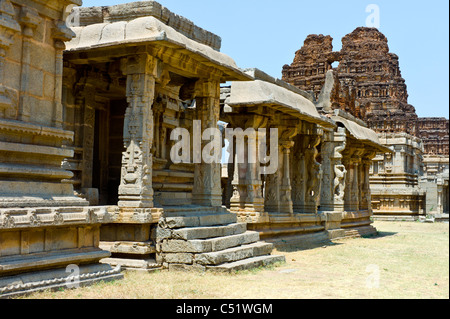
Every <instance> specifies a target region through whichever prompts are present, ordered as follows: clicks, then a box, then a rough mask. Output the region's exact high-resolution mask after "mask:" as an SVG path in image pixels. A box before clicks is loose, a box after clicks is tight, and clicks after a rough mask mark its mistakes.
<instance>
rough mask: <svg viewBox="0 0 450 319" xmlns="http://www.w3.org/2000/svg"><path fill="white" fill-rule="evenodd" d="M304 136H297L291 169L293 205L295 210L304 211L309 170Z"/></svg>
mask: <svg viewBox="0 0 450 319" xmlns="http://www.w3.org/2000/svg"><path fill="white" fill-rule="evenodd" d="M303 139H304V136H303V135H301V134H299V135H297V137H296V140H295V145H294V148H293V151H292V156H291V163H292V165H291V166H290V171H291V182H292V191H291V195H292V206H293V210H294V212H298V213H302V212H304V210H305V193H306V178H307V172H306V167H305V149H304V148H303Z"/></svg>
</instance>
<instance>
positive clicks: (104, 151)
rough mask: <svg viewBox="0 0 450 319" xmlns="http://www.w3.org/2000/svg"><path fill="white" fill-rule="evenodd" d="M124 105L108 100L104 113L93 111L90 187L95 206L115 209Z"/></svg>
mask: <svg viewBox="0 0 450 319" xmlns="http://www.w3.org/2000/svg"><path fill="white" fill-rule="evenodd" d="M126 108H127V102H126V100H125V99H121V100H111V101H110V103H109V107H108V108H107V109H106V110H96V114H95V115H96V116H95V135H94V136H95V137H94V162H93V173H92V187H93V188H97V189H98V192H99V205H117V202H118V190H119V185H120V175H121V167H122V152H123V123H124V117H125V110H126Z"/></svg>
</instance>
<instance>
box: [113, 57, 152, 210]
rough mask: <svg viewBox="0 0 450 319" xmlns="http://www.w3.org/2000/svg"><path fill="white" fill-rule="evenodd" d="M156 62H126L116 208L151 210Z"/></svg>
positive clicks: (144, 59) (135, 59)
mask: <svg viewBox="0 0 450 319" xmlns="http://www.w3.org/2000/svg"><path fill="white" fill-rule="evenodd" d="M157 64H158V61H157V59H156V58H154V57H152V56H149V55H147V54H140V55H135V56H130V57H128V59H127V60H126V65H125V68H124V69H125V70H124V71H125V72H124V73H125V74H126V76H127V102H128V108H127V110H126V112H125V121H124V132H123V142H124V147H125V152H123V155H122V172H121V181H120V186H119V207H123V208H125V207H129V208H152V207H153V188H152V166H153V158H152V153H151V149H152V145H153V134H154V132H153V131H154V119H153V111H152V105H153V101H154V96H155V78H156V77H157Z"/></svg>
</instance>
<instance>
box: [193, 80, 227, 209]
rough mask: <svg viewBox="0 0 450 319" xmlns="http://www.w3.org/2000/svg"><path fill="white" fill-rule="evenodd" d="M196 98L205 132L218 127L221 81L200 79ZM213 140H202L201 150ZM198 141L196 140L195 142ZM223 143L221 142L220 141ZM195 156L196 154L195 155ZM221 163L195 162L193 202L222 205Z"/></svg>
mask: <svg viewBox="0 0 450 319" xmlns="http://www.w3.org/2000/svg"><path fill="white" fill-rule="evenodd" d="M195 91H196V93H195V100H196V107H197V114H196V117H197V120H200V121H201V132H200V134H203V132H205V130H206V129H208V128H215V129H218V125H217V124H218V122H219V114H220V82H219V80H213V79H209V80H199V81H198V82H197V83H196V88H195ZM210 142H211V141H204V140H203V139H202V141H201V150H200V152H202V150H203V149H204V147H205V146H206V145H207V144H208V143H210ZM195 143H196V141H194V144H195ZM220 144H221V142H220ZM194 156H195V155H194ZM220 178H221V164H220V159H219V161H218V162H214V161H213V162H212V163H205V162H204V161H203V159H201V163H196V164H195V169H194V189H193V191H192V203H193V204H195V205H200V206H209V207H219V206H222V189H221V182H220Z"/></svg>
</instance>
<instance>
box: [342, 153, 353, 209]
mask: <svg viewBox="0 0 450 319" xmlns="http://www.w3.org/2000/svg"><path fill="white" fill-rule="evenodd" d="M342 165H343V169H344V170H345V171H346V174H345V182H344V210H345V211H347V212H349V211H351V210H352V206H351V201H352V198H351V192H352V183H353V175H352V174H353V169H352V165H351V162H350V158H349V155H348V154H345V155H344V157H343V158H342Z"/></svg>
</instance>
